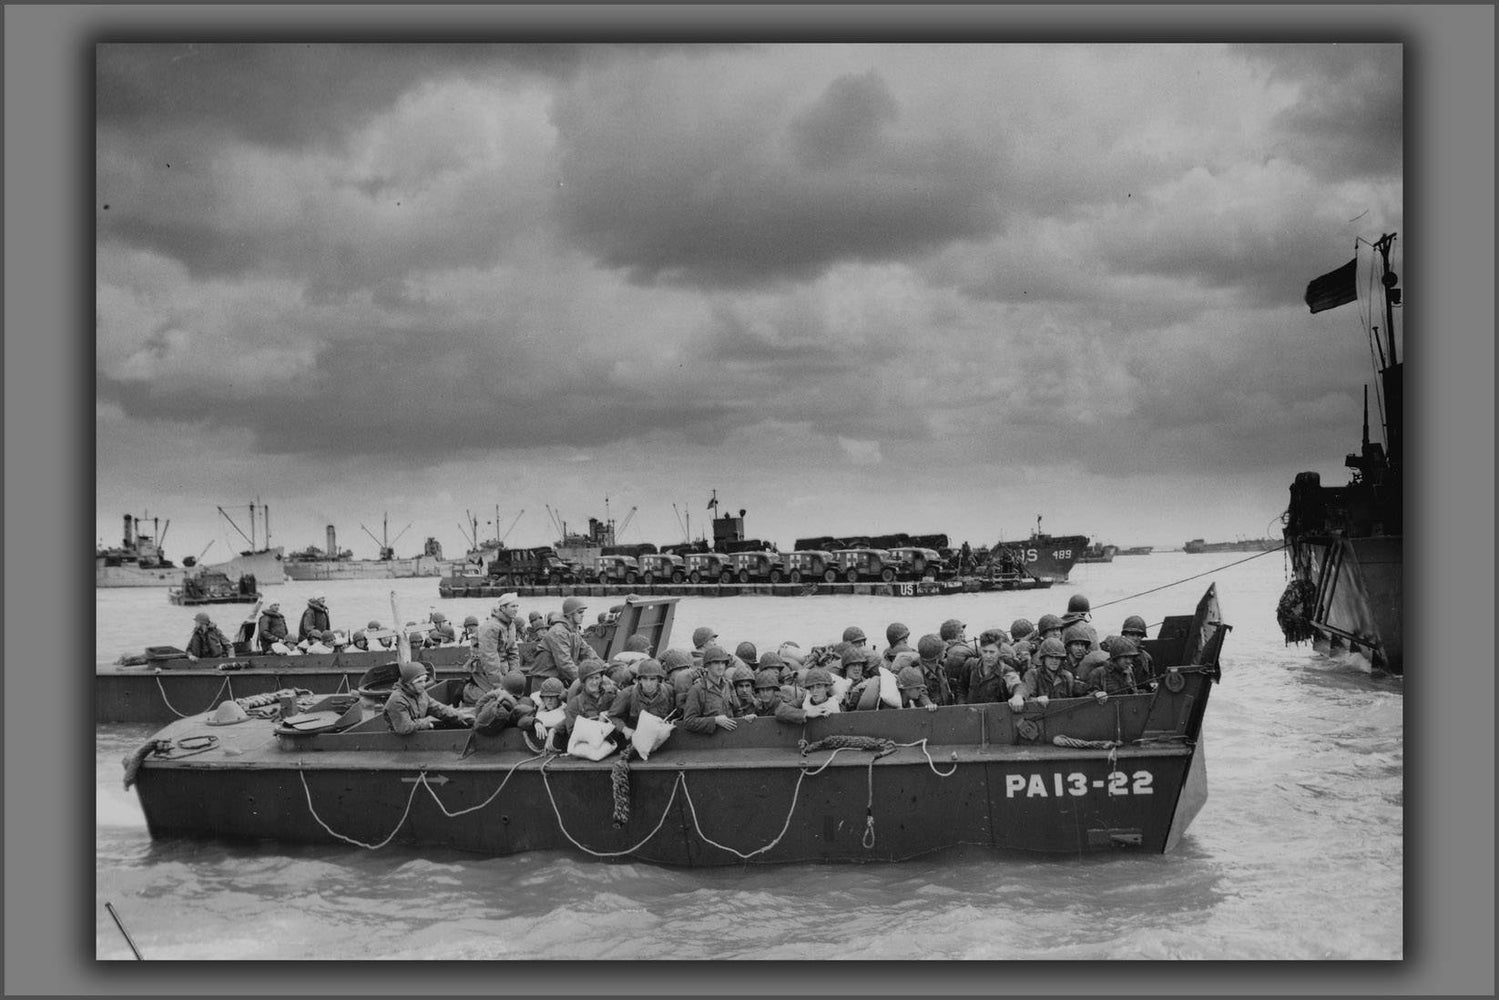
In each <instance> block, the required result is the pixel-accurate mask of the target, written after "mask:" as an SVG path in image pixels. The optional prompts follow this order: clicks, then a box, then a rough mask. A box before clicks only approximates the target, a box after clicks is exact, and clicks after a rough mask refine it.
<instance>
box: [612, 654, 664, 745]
mask: <svg viewBox="0 0 1499 1000" xmlns="http://www.w3.org/2000/svg"><path fill="white" fill-rule="evenodd" d="M665 682H666V669H665V668H664V667H662V666H661V663H660V661H658V660H652V659H645V660H641V661H640V666H639V667H638V668H637V672H636V674H635V683H634V684H631V685H630V686H629V687H627V688H622V689H621V690H620V692H619V693H618V694H617V695H615V696H614V704H612V705H610V706H609V712H608V715H609V721H610V722H612V723H614V728H616V729H618V730H619V731H620V732H621V733H623V734H624V736H625V739H629V738H630V737H632V736H634V735H635V727H636V726H638V725H640V713H641V712H649V713H651V714H652V715H654V716H655V717H656V718H658V719H664V718H666V717H667V716H668V715H670V714H671V713H672V712H673V711H674V710H675V708H676V697H675V696H674V694H673V693H672V690H671V689H670V688H669V687H667V686H666V683H665Z"/></svg>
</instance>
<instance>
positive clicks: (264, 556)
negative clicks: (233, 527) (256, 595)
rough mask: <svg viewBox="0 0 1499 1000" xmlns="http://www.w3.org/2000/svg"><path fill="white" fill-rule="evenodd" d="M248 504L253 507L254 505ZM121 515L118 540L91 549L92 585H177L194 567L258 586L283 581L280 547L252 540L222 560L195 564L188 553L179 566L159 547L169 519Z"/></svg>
mask: <svg viewBox="0 0 1499 1000" xmlns="http://www.w3.org/2000/svg"><path fill="white" fill-rule="evenodd" d="M251 507H252V509H253V507H254V505H253V504H252V505H251ZM223 510H224V509H223V508H222V507H220V508H219V512H220V513H221V514H222V513H223ZM226 516H227V515H226ZM252 516H253V515H252ZM124 519H125V533H124V538H123V539H122V540H121V543H120V544H119V545H117V546H111V547H109V548H101V549H97V550H96V551H95V553H94V586H95V587H96V588H97V587H181V586H182V585H183V582H184V580H185V579H186V577H187V575H188V571H189V570H191V569H194V568H195V567H196V568H197V569H199V570H203V571H207V572H213V573H222V574H223V575H224V576H227V577H229V578H230V579H231V580H238V579H239V578H240V577H244V576H251V577H254V578H255V580H256V582H257V584H259V585H262V586H263V585H265V584H276V583H284V582H285V581H286V573H285V572H284V571H283V569H282V550H281V549H280V548H279V547H278V548H270V547H268V546H267V547H264V548H260V549H256V548H255V547H254V544H255V543H254V542H253V540H252V541H251V548H249V549H246V550H245V551H243V552H241V553H239V554H238V555H236V556H233V557H232V558H229V559H226V560H224V561H223V562H219V563H210V564H207V565H203V566H196V560H195V559H193V557H191V556H189V557H187V558H186V559H184V560H183V565H180V566H179V565H178V564H176V563H174V562H172V561H171V560H170V559H168V558H167V557H166V553H165V551H164V550H163V549H162V547H161V543H162V542H163V541H164V540H165V537H166V532H167V530H168V529H169V528H170V527H171V524H172V522H171V520H170V519H168V521H167V522H166V525H165V526H163V525H162V523H161V519H160V518H152V517H150V516H149V515H145V516H142V517H135V516H134V515H132V514H126V515H124ZM147 522H149V523H150V525H151V533H150V534H147V533H145V532H144V531H142V530H141V528H142V526H143V525H145V524H146V523H147ZM231 523H232V522H231ZM266 540H267V542H269V540H270V533H269V531H267V533H266Z"/></svg>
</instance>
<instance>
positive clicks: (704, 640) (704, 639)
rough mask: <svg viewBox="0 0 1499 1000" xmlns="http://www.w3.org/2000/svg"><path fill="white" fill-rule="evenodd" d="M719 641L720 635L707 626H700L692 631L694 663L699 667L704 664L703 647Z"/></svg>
mask: <svg viewBox="0 0 1499 1000" xmlns="http://www.w3.org/2000/svg"><path fill="white" fill-rule="evenodd" d="M717 639H718V633H717V632H715V631H714V630H713V629H711V628H709V627H708V626H706V625H699V626H698V627H697V628H695V629H693V630H692V662H693V663H695V664H697V665H698V666H702V663H703V647H704V646H706V645H708V643H710V642H715V641H717Z"/></svg>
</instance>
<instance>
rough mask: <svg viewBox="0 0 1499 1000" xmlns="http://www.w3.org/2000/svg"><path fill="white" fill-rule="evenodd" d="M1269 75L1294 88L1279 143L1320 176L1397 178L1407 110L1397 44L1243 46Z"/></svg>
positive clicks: (1281, 150) (1282, 116) (1279, 149)
mask: <svg viewBox="0 0 1499 1000" xmlns="http://www.w3.org/2000/svg"><path fill="white" fill-rule="evenodd" d="M1244 51H1245V52H1247V53H1248V54H1249V55H1250V56H1251V57H1252V58H1254V59H1255V60H1257V61H1258V62H1260V63H1262V64H1263V65H1264V66H1265V67H1266V68H1267V69H1268V71H1269V74H1270V78H1271V80H1272V81H1289V82H1292V83H1294V84H1296V85H1297V86H1298V87H1299V88H1300V94H1299V100H1298V101H1297V102H1296V103H1295V105H1293V106H1292V107H1290V108H1287V109H1285V110H1284V111H1282V112H1281V113H1280V116H1279V120H1278V122H1277V125H1278V126H1279V128H1280V129H1282V130H1283V132H1284V138H1283V143H1282V144H1281V145H1279V146H1277V147H1276V148H1275V149H1272V150H1271V152H1277V153H1284V152H1285V151H1288V150H1294V151H1295V155H1296V156H1297V157H1298V159H1300V160H1301V161H1302V162H1304V163H1305V164H1306V165H1307V167H1308V168H1309V169H1311V170H1313V171H1314V172H1315V173H1316V174H1317V175H1318V176H1319V177H1322V178H1324V179H1333V178H1350V177H1351V178H1358V177H1384V178H1388V177H1393V176H1398V175H1399V174H1400V172H1401V166H1402V151H1401V144H1402V142H1403V139H1404V123H1405V115H1404V108H1403V100H1404V91H1405V88H1404V72H1403V69H1402V66H1401V63H1400V60H1399V58H1398V54H1399V52H1400V46H1398V45H1394V44H1384V45H1332V46H1328V45H1280V46H1246V47H1245V48H1244Z"/></svg>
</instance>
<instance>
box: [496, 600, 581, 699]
mask: <svg viewBox="0 0 1499 1000" xmlns="http://www.w3.org/2000/svg"><path fill="white" fill-rule="evenodd" d="M506 596H509V595H506ZM587 610H588V603H587V602H586V601H584V600H583V598H581V597H569V598H568V599H567V600H565V601H563V602H562V620H561V621H559V622H557V623H556V624H555V625H552V626H550V627H549V628H548V629H547V630H546V631H545V632H544V633H542V636H541V648H540V649H538V650H537V652H536V659H535V660H534V661H532V663H531V666H530V668H529V669H528V670H527V676H528V677H529V678H530V681H529V682H528V683H529V684H530V689H531V690H534V689H535V687H536V685H537V684H538V683H540V682H541V681H543V680H545V679H546V678H548V677H556V678H558V679H559V680H561V681H562V682H563V686H564V687H566V685H568V684H571V683H572V682H573V681H574V680H576V679H577V677H578V663H579V662H580V661H581V660H582V659H583V657H585V656H586V655H587V652H588V650H589V649H590V647H589V646H588V643H587V641H586V640H584V638H583V634H582V622H583V612H585V611H587Z"/></svg>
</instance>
